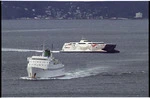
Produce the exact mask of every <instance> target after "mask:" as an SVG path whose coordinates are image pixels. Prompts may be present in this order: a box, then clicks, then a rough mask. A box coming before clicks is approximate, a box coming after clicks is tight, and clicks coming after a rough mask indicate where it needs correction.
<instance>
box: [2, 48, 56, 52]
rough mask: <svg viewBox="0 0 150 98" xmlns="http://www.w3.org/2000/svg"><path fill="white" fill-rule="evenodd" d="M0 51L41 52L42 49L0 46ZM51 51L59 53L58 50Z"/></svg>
mask: <svg viewBox="0 0 150 98" xmlns="http://www.w3.org/2000/svg"><path fill="white" fill-rule="evenodd" d="M1 51H11V52H43V50H31V49H15V48H2V49H1ZM52 53H59V51H52Z"/></svg>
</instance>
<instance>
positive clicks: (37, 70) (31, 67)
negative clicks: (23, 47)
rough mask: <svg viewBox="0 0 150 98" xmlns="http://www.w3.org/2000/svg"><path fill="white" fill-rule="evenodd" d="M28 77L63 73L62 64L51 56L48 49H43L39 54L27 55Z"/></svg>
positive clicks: (52, 76) (45, 76) (33, 77)
mask: <svg viewBox="0 0 150 98" xmlns="http://www.w3.org/2000/svg"><path fill="white" fill-rule="evenodd" d="M27 61H28V62H29V63H28V64H27V73H28V78H31V79H38V78H55V77H62V76H64V75H65V71H64V65H63V64H62V63H60V62H59V61H58V60H57V59H55V58H54V57H53V56H52V53H51V51H50V50H48V49H47V50H44V51H43V53H42V55H41V56H32V57H28V58H27Z"/></svg>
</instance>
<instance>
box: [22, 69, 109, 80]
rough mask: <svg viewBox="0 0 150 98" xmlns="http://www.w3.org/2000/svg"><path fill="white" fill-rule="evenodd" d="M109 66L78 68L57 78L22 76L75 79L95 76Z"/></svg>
mask: <svg viewBox="0 0 150 98" xmlns="http://www.w3.org/2000/svg"><path fill="white" fill-rule="evenodd" d="M106 69H107V67H104V66H103V67H95V68H88V69H84V70H76V71H72V72H66V73H65V76H63V77H56V78H30V77H20V79H23V80H53V79H64V80H67V79H75V78H83V77H89V76H95V75H98V74H100V73H102V72H105V71H106Z"/></svg>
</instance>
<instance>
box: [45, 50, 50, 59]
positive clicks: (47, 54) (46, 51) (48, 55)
mask: <svg viewBox="0 0 150 98" xmlns="http://www.w3.org/2000/svg"><path fill="white" fill-rule="evenodd" d="M44 56H46V57H50V56H51V52H50V50H48V49H46V50H44Z"/></svg>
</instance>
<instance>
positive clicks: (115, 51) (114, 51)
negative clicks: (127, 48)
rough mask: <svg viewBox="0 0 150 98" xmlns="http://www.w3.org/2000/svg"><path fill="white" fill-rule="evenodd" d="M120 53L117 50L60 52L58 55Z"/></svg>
mask: <svg viewBox="0 0 150 98" xmlns="http://www.w3.org/2000/svg"><path fill="white" fill-rule="evenodd" d="M119 52H120V51H118V50H113V51H105V50H102V51H60V53H119Z"/></svg>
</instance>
